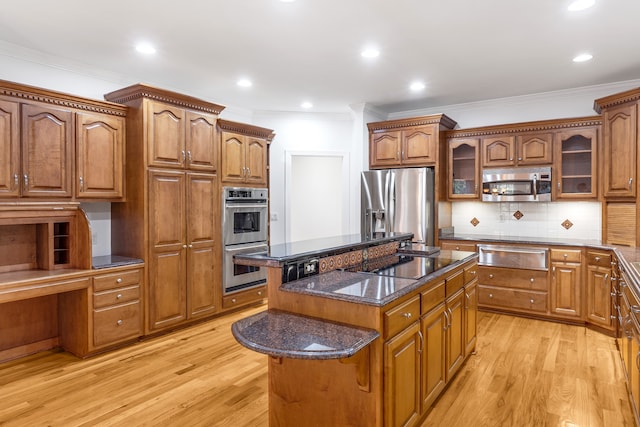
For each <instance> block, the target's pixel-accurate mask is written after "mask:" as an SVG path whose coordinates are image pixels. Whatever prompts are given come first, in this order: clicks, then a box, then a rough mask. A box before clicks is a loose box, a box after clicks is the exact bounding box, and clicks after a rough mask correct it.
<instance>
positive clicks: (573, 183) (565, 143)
mask: <svg viewBox="0 0 640 427" xmlns="http://www.w3.org/2000/svg"><path fill="white" fill-rule="evenodd" d="M558 139H559V142H558V144H557V146H558V147H559V149H560V153H559V154H560V155H559V156H558V157H557V158H559V159H560V161H559V162H558V163H559V168H557V169H558V170H557V175H556V178H555V181H556V198H581V199H582V198H594V197H596V196H597V192H596V189H597V185H596V172H595V166H596V158H595V156H596V139H597V130H596V129H594V128H590V129H576V130H573V131H568V132H561V133H559V134H558Z"/></svg>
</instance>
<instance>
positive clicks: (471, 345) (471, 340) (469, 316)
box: [464, 280, 478, 356]
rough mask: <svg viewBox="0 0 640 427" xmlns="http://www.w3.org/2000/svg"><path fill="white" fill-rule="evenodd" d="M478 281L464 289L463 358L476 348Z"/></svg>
mask: <svg viewBox="0 0 640 427" xmlns="http://www.w3.org/2000/svg"><path fill="white" fill-rule="evenodd" d="M477 283H478V281H477V280H476V281H475V282H473V283H471V284H468V285H466V286H465V288H464V297H465V306H464V324H465V330H464V341H465V352H464V354H465V356H466V355H468V354H469V353H471V352H472V351H473V350H474V349H475V347H476V336H477V324H478V285H477Z"/></svg>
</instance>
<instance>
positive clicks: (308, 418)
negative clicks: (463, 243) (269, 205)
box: [232, 234, 477, 426]
mask: <svg viewBox="0 0 640 427" xmlns="http://www.w3.org/2000/svg"><path fill="white" fill-rule="evenodd" d="M410 239H411V235H410V234H385V235H379V236H376V238H374V239H371V240H363V239H361V238H360V236H341V237H339V238H330V239H322V240H318V241H309V242H301V243H297V244H288V245H278V246H273V247H271V248H270V250H269V252H266V253H264V252H263V253H256V254H242V255H237V256H236V260H235V261H236V263H242V264H245V265H255V266H261V267H266V268H267V292H268V310H267V311H265V312H263V313H260V314H258V315H255V316H252V317H249V318H247V319H243V320H241V321H239V322H236V323H235V324H234V325H233V326H232V332H233V334H234V337H235V338H236V339H237V340H238V342H240V343H241V344H242V345H244V346H245V347H247V348H250V349H252V350H254V351H258V352H262V353H264V354H267V355H269V418H270V425H271V426H292V425H306V426H308V425H317V426H327V425H351V426H396V425H417V424H418V423H419V422H420V421H421V420H422V419H424V417H426V414H427V411H428V409H429V408H430V406H431V405H432V403H433V401H434V400H435V399H436V398H437V396H438V395H439V394H440V393H441V392H442V391H443V389H444V387H445V386H446V384H447V383H448V382H449V381H450V380H451V379H452V378H453V376H454V375H455V373H456V372H457V371H458V369H459V368H460V366H461V365H462V363H463V362H464V360H465V359H466V358H467V357H468V356H469V355H470V354H471V353H472V352H473V350H474V348H475V336H476V334H475V330H476V297H475V295H476V293H475V285H476V279H475V277H476V265H477V254H476V253H473V252H461V251H448V250H447V251H438V250H437V248H430V247H424V246H419V247H416V246H415V245H411V243H410ZM294 271H295V273H294Z"/></svg>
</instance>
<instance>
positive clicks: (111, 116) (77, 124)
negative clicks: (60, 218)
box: [0, 81, 126, 200]
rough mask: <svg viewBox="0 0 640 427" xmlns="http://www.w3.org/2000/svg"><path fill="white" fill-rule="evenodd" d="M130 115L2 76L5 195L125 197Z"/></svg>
mask: <svg viewBox="0 0 640 427" xmlns="http://www.w3.org/2000/svg"><path fill="white" fill-rule="evenodd" d="M33 99H37V101H32V100H33ZM125 115H126V108H125V107H122V106H120V105H115V104H111V103H108V102H104V101H96V100H90V99H85V98H79V97H76V96H72V95H67V94H64V93H60V92H54V91H49V90H46V89H40V88H36V87H31V86H26V85H21V84H17V83H12V82H6V81H0V147H1V148H0V198H20V197H29V198H31V197H37V198H49V199H63V200H69V199H71V198H72V197H75V198H82V199H105V198H108V199H112V200H120V199H121V198H122V196H123V174H124V169H123V162H124V144H125V128H124V117H125ZM74 180H75V185H74Z"/></svg>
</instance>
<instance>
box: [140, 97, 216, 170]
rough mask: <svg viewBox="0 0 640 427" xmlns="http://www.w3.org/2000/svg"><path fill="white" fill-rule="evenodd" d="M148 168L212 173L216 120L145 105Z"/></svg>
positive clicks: (151, 103)
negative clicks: (157, 167) (156, 167)
mask: <svg viewBox="0 0 640 427" xmlns="http://www.w3.org/2000/svg"><path fill="white" fill-rule="evenodd" d="M147 112H148V117H147V123H148V130H147V131H148V135H149V144H148V149H149V153H148V155H149V165H150V166H159V167H170V168H178V169H191V170H202V171H214V170H216V168H217V156H216V144H215V138H216V116H214V115H212V114H207V113H203V112H194V111H188V110H185V109H184V108H178V107H175V106H173V105H170V104H165V103H162V102H157V101H149V108H148V109H147Z"/></svg>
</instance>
